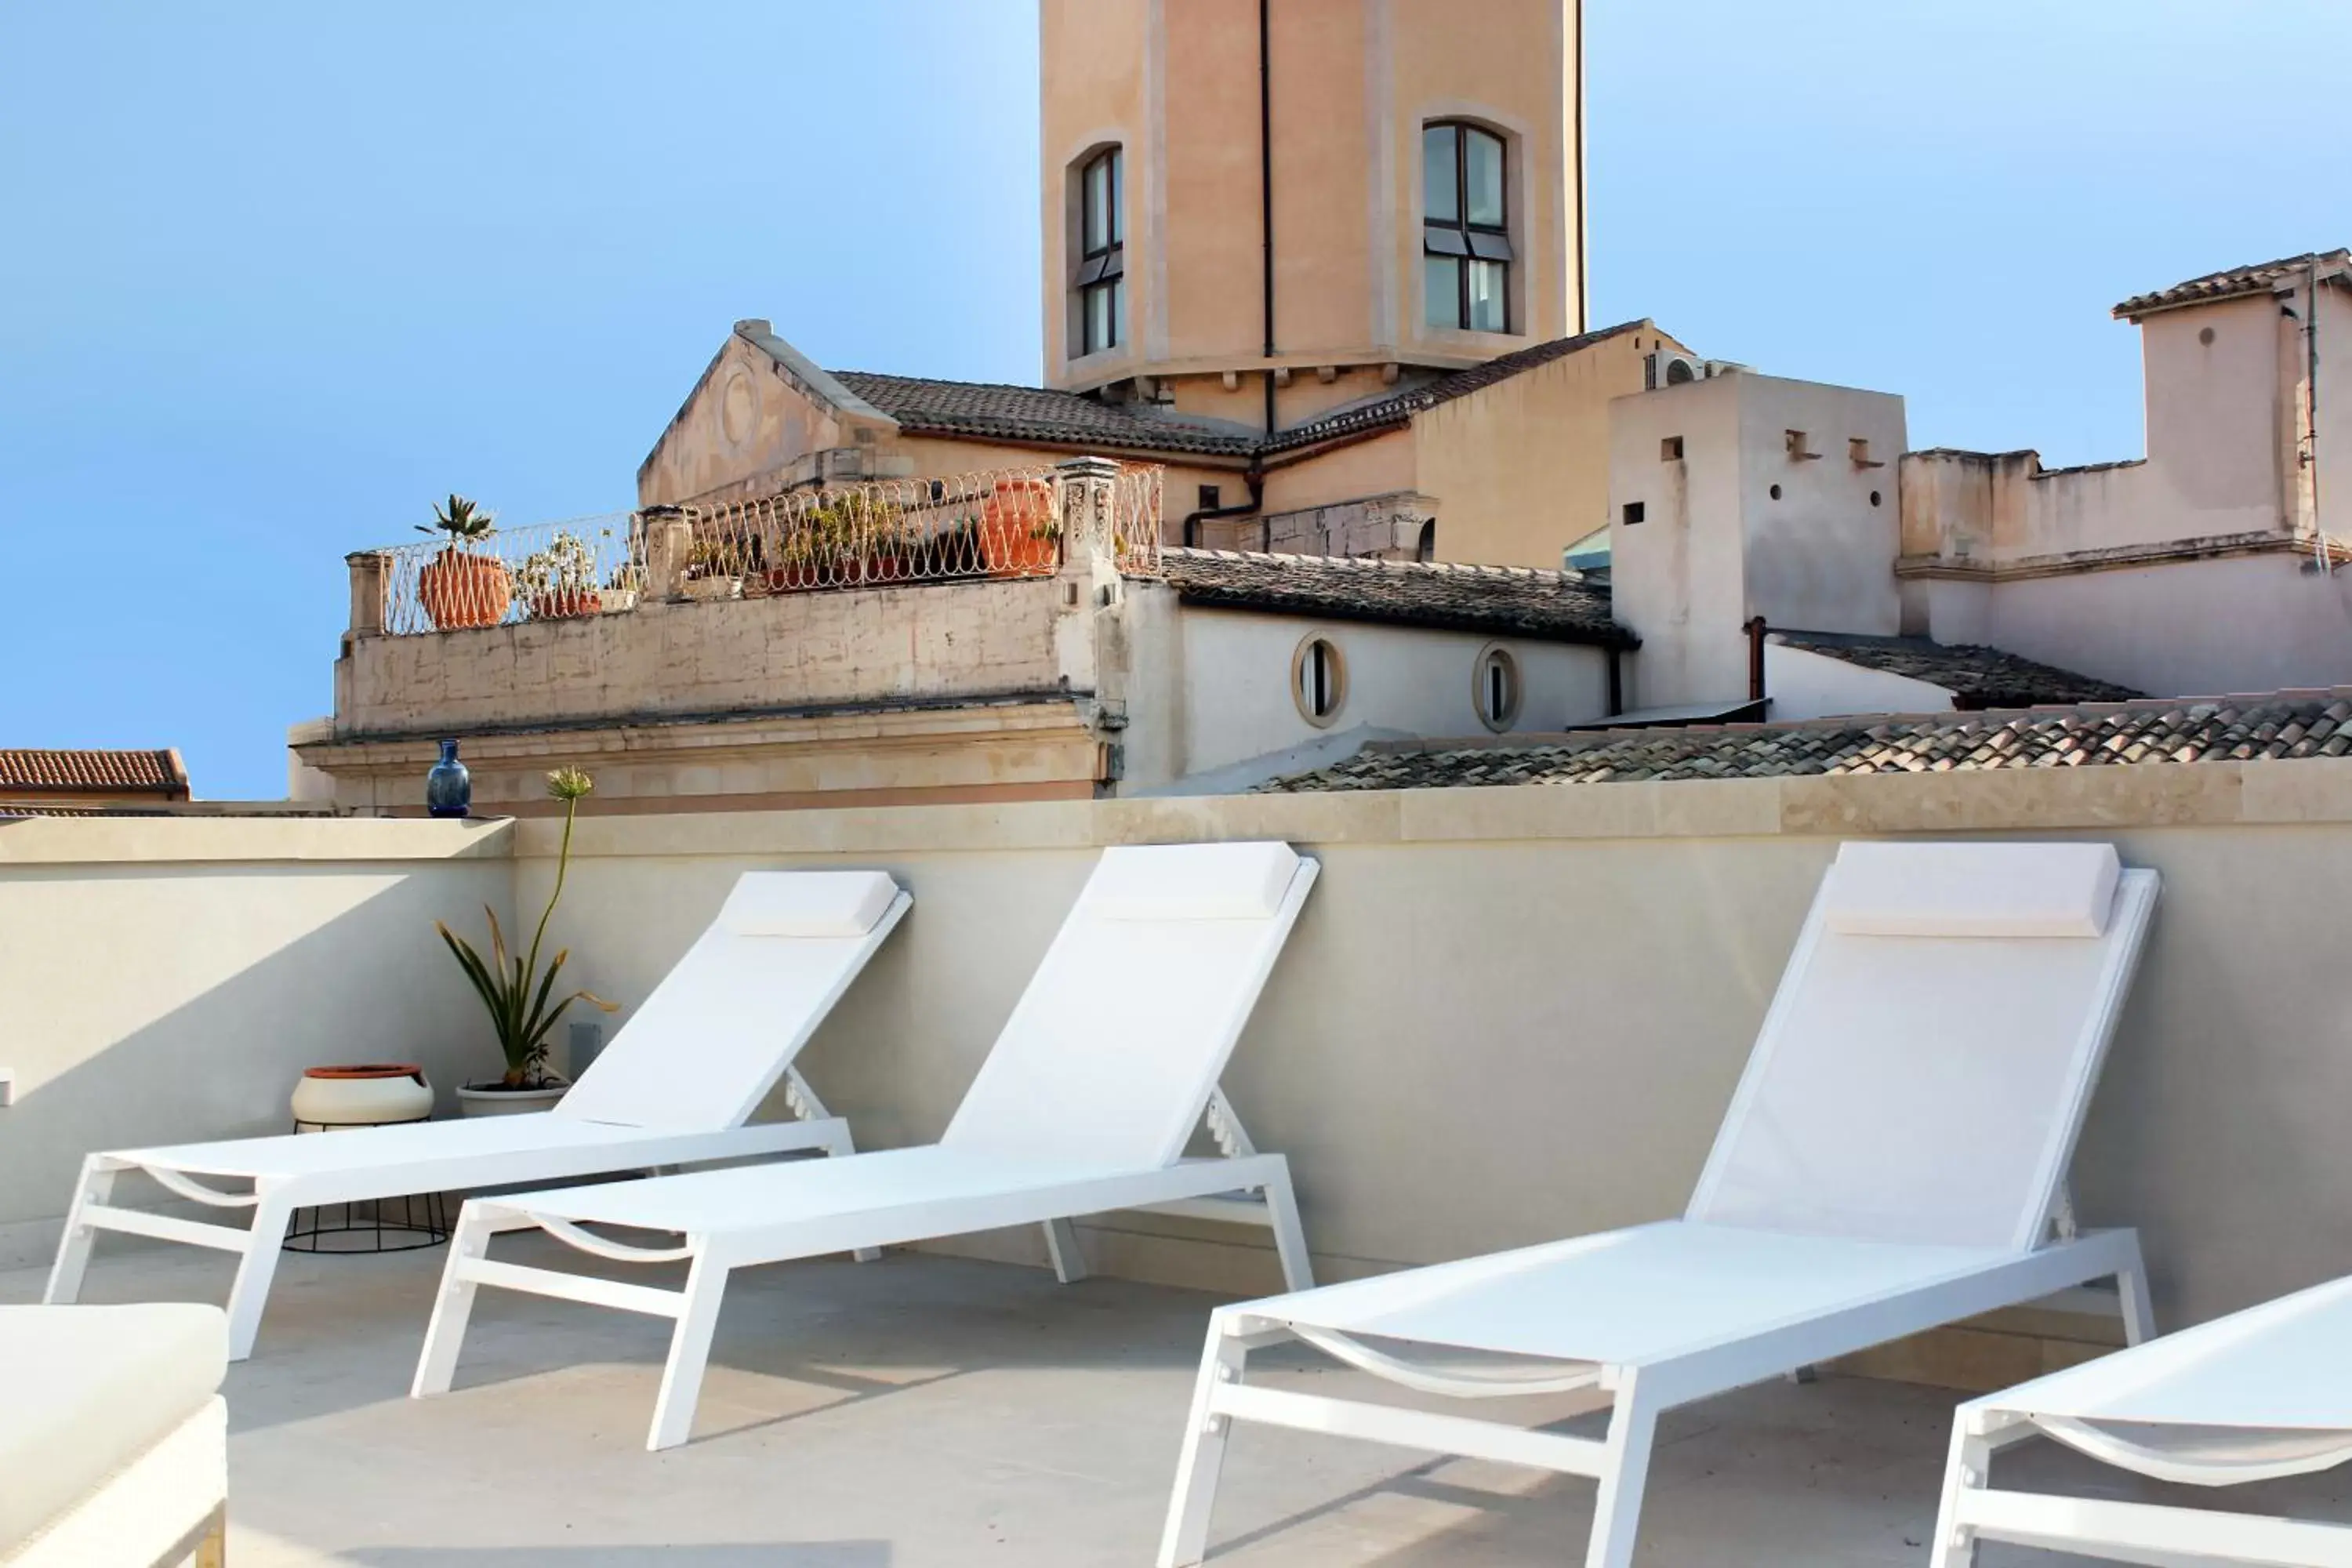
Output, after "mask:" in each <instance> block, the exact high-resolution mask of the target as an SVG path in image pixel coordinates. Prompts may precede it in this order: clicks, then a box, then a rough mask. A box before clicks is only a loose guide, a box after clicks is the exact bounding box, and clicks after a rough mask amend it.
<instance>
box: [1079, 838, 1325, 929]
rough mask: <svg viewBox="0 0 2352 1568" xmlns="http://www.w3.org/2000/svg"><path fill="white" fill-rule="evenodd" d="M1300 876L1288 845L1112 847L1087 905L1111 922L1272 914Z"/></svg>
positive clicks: (1091, 887) (1249, 917) (1245, 918)
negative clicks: (1292, 881)
mask: <svg viewBox="0 0 2352 1568" xmlns="http://www.w3.org/2000/svg"><path fill="white" fill-rule="evenodd" d="M1297 874H1298V857H1297V854H1296V853H1295V852H1294V851H1293V850H1292V849H1291V847H1290V846H1289V845H1287V844H1280V843H1276V844H1150V845H1120V846H1118V847H1114V848H1110V849H1106V850H1104V851H1103V854H1102V860H1101V861H1100V863H1099V864H1097V866H1096V867H1095V874H1094V879H1093V881H1092V882H1091V883H1090V884H1089V885H1088V887H1087V909H1088V910H1090V911H1091V912H1092V913H1093V914H1094V915H1095V916H1096V918H1097V919H1100V920H1107V921H1263V920H1272V919H1273V918H1274V916H1275V914H1276V912H1277V911H1278V910H1281V908H1282V900H1284V898H1286V896H1287V895H1288V894H1289V892H1290V884H1291V880H1292V879H1293V878H1295V877H1296V876H1297Z"/></svg>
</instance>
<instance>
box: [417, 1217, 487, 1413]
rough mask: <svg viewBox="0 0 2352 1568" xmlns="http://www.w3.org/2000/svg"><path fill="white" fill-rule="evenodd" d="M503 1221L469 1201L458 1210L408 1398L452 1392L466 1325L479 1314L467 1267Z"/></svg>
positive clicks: (481, 1254)
mask: <svg viewBox="0 0 2352 1568" xmlns="http://www.w3.org/2000/svg"><path fill="white" fill-rule="evenodd" d="M497 1234H498V1226H494V1225H492V1224H491V1223H490V1222H489V1219H488V1215H485V1214H484V1213H483V1212H482V1211H480V1210H478V1209H477V1208H476V1207H475V1206H474V1205H472V1204H467V1205H466V1206H465V1207H464V1208H462V1209H460V1210H458V1211H457V1235H455V1236H453V1237H450V1238H449V1258H448V1260H447V1261H446V1262H445V1263H443V1264H442V1265H441V1289H439V1290H438V1291H437V1292H436V1293H435V1295H434V1297H433V1316H432V1318H431V1319H430V1320H429V1321H427V1322H426V1323H425V1351H424V1353H423V1354H421V1355H419V1356H418V1357H417V1358H416V1377H415V1381H414V1382H412V1383H411V1384H409V1385H408V1397H409V1398H411V1399H423V1398H424V1397H425V1396H426V1395H427V1394H446V1393H448V1392H449V1384H450V1381H451V1380H452V1379H454V1378H455V1377H456V1376H457V1355H458V1352H460V1351H461V1350H462V1349H463V1348H464V1346H465V1342H466V1325H467V1321H470V1320H471V1319H472V1317H473V1315H474V1292H475V1291H476V1290H477V1289H478V1286H477V1285H476V1284H475V1283H474V1281H473V1280H472V1279H469V1278H467V1275H466V1272H465V1270H466V1266H467V1264H469V1263H476V1262H479V1261H480V1260H481V1259H482V1258H487V1257H488V1256H489V1251H490V1237H493V1236H495V1235H497Z"/></svg>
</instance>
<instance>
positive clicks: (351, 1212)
mask: <svg viewBox="0 0 2352 1568" xmlns="http://www.w3.org/2000/svg"><path fill="white" fill-rule="evenodd" d="M338 1070H339V1069H334V1068H329V1069H325V1071H326V1073H329V1074H332V1073H336V1072H338ZM341 1070H350V1069H341ZM418 1076H419V1079H420V1080H421V1079H422V1074H419V1075H418ZM431 1119H432V1117H431V1113H430V1112H429V1111H428V1112H427V1113H426V1114H425V1115H423V1116H406V1117H401V1118H399V1119H397V1120H394V1121H310V1120H305V1119H303V1118H299V1117H298V1118H296V1119H295V1122H294V1131H296V1132H298V1133H310V1132H317V1133H336V1132H343V1133H350V1132H360V1131H366V1130H367V1129H369V1128H373V1127H406V1126H413V1125H414V1124H415V1123H416V1122H419V1121H430V1120H431ZM449 1230H450V1225H449V1205H448V1202H447V1200H446V1198H445V1197H444V1196H443V1194H439V1193H411V1194H407V1195H406V1196H404V1197H397V1198H364V1199H358V1200H354V1201H353V1202H351V1203H344V1204H321V1205H319V1206H318V1207H316V1208H307V1209H296V1210H295V1211H294V1213H293V1215H291V1217H290V1218H289V1222H288V1224H287V1227H286V1242H285V1246H286V1248H287V1250H288V1251H289V1252H334V1253H380V1252H417V1251H421V1250H423V1249H424V1248H425V1247H438V1246H440V1245H441V1244H442V1243H443V1242H446V1241H447V1240H448V1239H449Z"/></svg>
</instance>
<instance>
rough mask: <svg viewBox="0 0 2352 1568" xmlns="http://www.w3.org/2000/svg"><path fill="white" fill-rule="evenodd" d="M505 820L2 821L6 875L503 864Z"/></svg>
mask: <svg viewBox="0 0 2352 1568" xmlns="http://www.w3.org/2000/svg"><path fill="white" fill-rule="evenodd" d="M514 826H515V825H514V823H513V822H512V821H510V820H508V819H506V818H502V817H500V818H480V819H475V820H468V821H464V822H435V821H431V820H428V819H426V818H423V817H400V818H395V817H356V816H343V817H315V816H312V817H274V818H273V817H195V816H176V817H158V816H141V817H87V816H85V817H40V816H28V817H17V818H11V819H9V820H6V821H0V868H5V867H10V866H77V865H108V864H134V863H135V864H150V863H163V864H168V863H173V862H184V863H191V864H194V863H203V862H213V863H220V862H234V863H236V864H240V865H259V864H270V863H275V862H289V861H295V862H299V861H332V862H335V863H338V864H341V865H350V864H352V863H353V862H380V861H415V860H467V859H485V858H488V859H498V858H506V857H509V856H511V855H512V854H513V853H514V840H515V833H514Z"/></svg>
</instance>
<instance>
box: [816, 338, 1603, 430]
mask: <svg viewBox="0 0 2352 1568" xmlns="http://www.w3.org/2000/svg"><path fill="white" fill-rule="evenodd" d="M1649 328H1650V323H1649V322H1648V321H1626V322H1623V323H1622V324H1621V325H1618V326H1614V327H1604V328H1602V329H1601V331H1593V332H1586V333H1583V334H1582V335H1580V336H1578V337H1573V338H1555V339H1553V340H1551V341H1550V342H1541V343H1537V344H1534V345H1532V346H1531V347H1528V348H1524V349H1520V350H1519V351H1517V353H1507V354H1503V355H1501V356H1500V357H1498V358H1496V359H1491V360H1488V361H1486V363H1484V364H1476V365H1472V366H1470V367H1469V368H1468V369H1466V370H1459V371H1454V372H1453V373H1451V374H1446V375H1441V376H1438V377H1436V378H1435V379H1433V380H1431V381H1425V382H1423V383H1422V384H1419V385H1415V386H1409V387H1405V388H1402V389H1400V390H1398V391H1395V392H1391V393H1388V394H1385V395H1381V396H1379V397H1375V398H1371V399H1369V400H1367V401H1365V402H1363V403H1359V404H1356V405H1352V406H1350V407H1346V408H1341V409H1337V410H1335V411H1333V412H1331V413H1329V414H1326V415H1323V416H1320V417H1319V418H1316V419H1310V420H1308V421H1307V423H1305V424H1303V425H1297V426H1292V427H1291V428H1290V429H1287V430H1282V431H1277V432H1276V434H1275V435H1274V436H1273V437H1271V438H1268V437H1266V436H1265V434H1264V433H1263V432H1262V431H1257V430H1253V429H1249V428H1246V427H1244V426H1237V425H1233V424H1228V423H1224V422H1222V421H1216V420H1206V419H1188V418H1185V417H1183V416H1179V415H1174V414H1171V413H1167V412H1165V411H1163V410H1160V409H1159V408H1156V407H1152V406H1150V405H1122V404H1116V403H1104V402H1101V401H1099V400H1097V399H1096V398H1092V397H1088V396H1086V395H1082V394H1079V393H1075V392H1057V391H1055V390H1054V389H1052V388H1051V387H1041V386H1011V385H1006V384H1000V383H994V382H980V381H934V380H930V379H928V378H925V377H922V376H911V375H879V374H875V373H873V372H871V371H862V370H837V371H834V372H832V373H831V374H832V376H833V378H834V379H835V381H838V382H839V383H841V384H842V385H843V386H845V387H846V388H848V389H849V390H850V391H851V392H852V393H855V394H856V395H857V396H858V397H860V398H862V399H864V400H865V401H866V402H867V403H869V404H871V405H874V406H875V407H876V408H877V409H879V410H881V411H882V412H883V413H885V414H887V415H888V416H890V417H891V418H893V419H896V420H897V421H898V427H899V428H900V429H902V430H906V431H910V432H913V433H915V434H918V435H934V436H970V437H997V438H998V439H1002V440H1009V441H1036V442H1043V443H1048V444H1052V445H1056V446H1092V447H1100V448H1102V449H1104V450H1106V451H1121V452H1176V453H1192V454H1195V455H1199V456H1205V457H1230V458H1249V457H1255V456H1259V455H1262V454H1265V453H1271V452H1284V451H1291V450H1295V449H1296V448H1297V447H1311V446H1314V445H1316V444H1317V443H1318V442H1321V441H1328V440H1333V439H1335V438H1337V437H1342V436H1353V435H1358V434H1360V433H1362V432H1364V431H1368V430H1379V429H1384V428H1387V427H1390V426H1398V425H1403V424H1405V423H1407V422H1408V421H1410V420H1411V419H1412V416H1414V415H1415V414H1418V413H1420V412H1421V411H1422V410H1423V409H1426V408H1434V407H1436V406H1437V405H1439V404H1442V403H1450V402H1452V401H1453V400H1454V399H1455V398H1457V397H1465V396H1467V395H1469V394H1471V393H1474V392H1476V391H1478V390H1479V389H1480V388H1481V387H1486V386H1492V385H1494V384H1496V382H1498V381H1507V380H1508V379H1510V378H1511V377H1512V376H1515V375H1517V374H1522V373H1523V372H1526V371H1530V370H1533V369H1535V368H1536V367H1537V366H1538V365H1544V364H1549V363H1551V362H1552V361H1554V360H1557V359H1564V358H1566V357H1567V356H1568V355H1570V354H1572V353H1578V352H1580V351H1581V350H1584V349H1588V348H1591V346H1592V345H1594V344H1595V343H1599V342H1606V341H1607V340H1608V339H1611V338H1613V337H1617V336H1619V335H1621V334H1622V333H1625V332H1631V331H1646V330H1648V329H1649Z"/></svg>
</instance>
